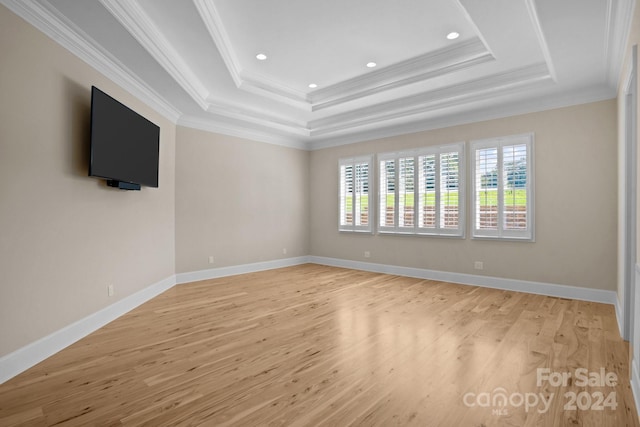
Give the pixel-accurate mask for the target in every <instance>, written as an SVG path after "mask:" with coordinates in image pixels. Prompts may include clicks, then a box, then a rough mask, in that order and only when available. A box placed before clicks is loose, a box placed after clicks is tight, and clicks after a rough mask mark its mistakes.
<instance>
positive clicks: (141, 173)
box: [89, 86, 160, 189]
mask: <svg viewBox="0 0 640 427" xmlns="http://www.w3.org/2000/svg"><path fill="white" fill-rule="evenodd" d="M159 153H160V128H159V127H158V126H157V125H155V124H154V123H152V122H150V121H149V120H147V119H145V118H144V117H142V116H141V115H140V114H138V113H136V112H135V111H133V110H131V109H130V108H129V107H127V106H125V105H123V104H122V103H120V102H118V101H116V100H115V99H113V98H112V97H110V96H109V95H107V94H106V93H104V92H102V91H101V90H100V89H98V88H96V87H95V86H92V87H91V159H90V162H89V176H95V177H99V178H106V179H107V180H109V185H112V186H114V187H117V186H118V185H114V184H113V183H116V184H117V183H125V184H136V185H137V184H139V185H144V186H147V187H158V160H159ZM120 188H128V187H126V186H120ZM129 189H131V188H130V187H129ZM134 189H135V188H134ZM138 189H139V187H138Z"/></svg>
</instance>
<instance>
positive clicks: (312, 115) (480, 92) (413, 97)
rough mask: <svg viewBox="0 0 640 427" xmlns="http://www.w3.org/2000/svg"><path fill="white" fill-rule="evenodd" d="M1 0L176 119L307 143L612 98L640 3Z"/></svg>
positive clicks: (260, 137) (217, 129)
mask: <svg viewBox="0 0 640 427" xmlns="http://www.w3.org/2000/svg"><path fill="white" fill-rule="evenodd" d="M0 1H1V2H2V3H3V4H5V5H6V6H7V7H9V8H10V9H11V10H13V11H14V12H16V13H18V14H19V15H21V16H22V17H24V18H25V19H27V20H28V21H29V22H31V23H32V24H33V25H35V26H37V27H38V28H40V29H41V30H42V31H44V32H45V33H47V34H48V35H49V36H51V37H52V38H54V39H56V40H57V41H59V42H60V43H61V44H63V45H64V46H65V47H67V48H68V49H70V50H71V51H73V52H74V53H76V54H77V55H78V56H80V57H81V58H83V59H84V60H85V61H87V62H88V63H90V64H91V65H93V66H95V67H96V68H98V69H99V70H100V71H102V72H103V73H105V74H106V75H107V76H109V77H110V78H112V79H113V80H115V81H116V83H119V84H121V85H122V86H123V87H125V88H126V89H128V90H129V91H131V92H132V93H133V94H134V95H136V96H139V97H140V98H142V99H143V100H144V101H146V102H147V103H149V104H150V105H152V106H153V107H154V108H156V109H157V110H159V111H160V112H162V113H163V114H165V115H166V116H168V117H170V118H171V119H172V120H174V121H176V122H177V123H179V124H182V125H185V126H191V127H196V128H201V129H205V130H210V131H215V132H221V133H224V134H229V135H236V136H242V137H247V138H251V139H256V140H260V141H265V142H270V143H277V144H283V145H289V146H295V147H299V148H308V149H314V148H322V147H326V146H331V145H337V144H344V143H350V142H356V141H361V140H366V139H371V138H376V137H382V136H391V135H396V134H402V133H407V132H414V131H419V130H424V129H431V128H437V127H442V126H448V125H454V124H459V123H465V122H471V121H477V120H484V119H489V118H494V117H504V116H508V115H513V114H519V113H524V112H529V111H537V110H541V109H547V108H554V107H559V106H565V105H572V104H578V103H583V102H590V101H597V100H602V99H608V98H612V97H615V95H616V91H617V85H618V79H619V75H620V67H621V62H622V59H623V58H622V56H623V53H624V47H625V46H624V44H625V41H626V37H627V34H628V31H629V25H630V19H631V15H632V10H633V6H634V1H633V0H428V1H425V0H394V1H388V0H348V1H345V0H321V1H311V0H192V1H186V0H183V1H176V0H84V1H77V0H32V1H28V0H0ZM451 31H456V32H458V33H460V37H459V38H458V39H456V40H448V39H447V38H446V35H447V34H448V33H449V32H451ZM258 53H264V54H266V55H267V57H268V58H267V59H266V60H264V61H259V60H257V59H256V55H257V54H258ZM371 61H374V62H376V63H377V66H376V67H375V68H367V67H366V64H367V63H368V62H371ZM310 83H315V84H317V85H318V87H317V88H314V89H311V88H309V86H308V85H309V84H310Z"/></svg>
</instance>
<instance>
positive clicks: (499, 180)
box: [471, 134, 534, 240]
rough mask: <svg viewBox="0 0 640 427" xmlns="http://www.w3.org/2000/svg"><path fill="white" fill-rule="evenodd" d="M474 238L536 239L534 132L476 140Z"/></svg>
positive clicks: (474, 151)
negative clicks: (534, 217) (534, 227)
mask: <svg viewBox="0 0 640 427" xmlns="http://www.w3.org/2000/svg"><path fill="white" fill-rule="evenodd" d="M471 152H472V156H473V163H472V167H473V175H474V180H473V185H474V188H473V193H474V197H473V200H474V203H473V207H472V209H473V225H472V235H473V237H482V238H502V239H520V240H533V238H534V237H533V236H534V235H533V226H534V223H533V201H534V194H533V191H532V189H533V156H532V153H533V135H532V134H527V135H516V136H510V137H503V138H496V139H488V140H482V141H474V142H472V144H471Z"/></svg>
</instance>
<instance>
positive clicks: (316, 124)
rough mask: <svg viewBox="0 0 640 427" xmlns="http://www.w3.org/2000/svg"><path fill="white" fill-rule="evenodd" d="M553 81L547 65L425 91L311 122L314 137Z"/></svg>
mask: <svg viewBox="0 0 640 427" xmlns="http://www.w3.org/2000/svg"><path fill="white" fill-rule="evenodd" d="M546 81H551V76H550V75H549V71H548V69H547V66H546V64H535V65H531V66H529V67H525V68H520V69H516V70H510V71H506V72H504V73H499V74H493V75H490V76H487V77H481V78H478V79H474V80H469V81H467V82H465V83H462V84H456V85H451V86H446V87H443V88H440V89H435V90H432V91H428V92H422V93H420V94H417V95H412V96H408V97H404V98H400V99H396V100H393V101H388V102H384V103H379V104H376V105H373V106H371V107H365V108H361V109H358V110H352V111H350V112H348V113H344V114H340V115H334V116H330V117H326V118H323V119H319V120H313V121H311V122H309V127H310V129H311V135H312V136H317V135H324V134H329V133H332V132H336V131H341V130H345V129H349V128H355V127H358V126H363V125H367V124H370V123H374V122H375V123H378V122H381V121H385V120H392V119H396V118H400V117H406V116H411V115H414V114H419V113H423V112H426V111H432V110H434V109H436V108H442V107H451V106H458V105H461V104H463V103H468V102H473V101H478V100H481V99H486V98H491V97H495V96H496V95H497V94H498V92H500V94H505V91H509V92H513V91H519V90H521V89H522V87H523V86H527V85H531V84H534V83H539V82H546Z"/></svg>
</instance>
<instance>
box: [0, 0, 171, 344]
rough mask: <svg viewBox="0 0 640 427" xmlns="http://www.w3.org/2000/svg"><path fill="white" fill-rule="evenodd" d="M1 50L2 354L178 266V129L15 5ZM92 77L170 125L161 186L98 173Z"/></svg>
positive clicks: (164, 130) (0, 37) (2, 27)
mask: <svg viewBox="0 0 640 427" xmlns="http://www.w3.org/2000/svg"><path fill="white" fill-rule="evenodd" d="M0 58H1V59H0V94H1V96H0V356H2V355H5V354H7V353H10V352H12V351H14V350H17V349H18V348H20V347H22V346H24V345H26V344H29V343H31V342H33V341H36V340H37V339H39V338H41V337H44V336H46V335H48V334H50V333H52V332H54V331H56V330H59V329H60V328H62V327H64V326H66V325H68V324H70V323H72V322H74V321H77V320H79V319H81V318H83V317H85V316H87V315H89V314H92V313H94V312H96V311H98V310H100V309H102V308H104V307H106V306H108V305H110V304H112V303H114V302H116V301H117V300H118V299H120V298H123V297H125V296H127V295H130V294H132V293H134V292H136V291H138V290H140V289H142V288H145V287H147V286H149V285H151V284H153V283H155V282H157V281H159V280H162V279H165V278H167V277H170V276H171V275H172V274H173V273H174V261H175V254H174V248H175V242H174V240H175V238H174V237H175V232H174V224H175V221H174V195H175V191H174V190H175V188H174V171H175V159H174V152H175V126H174V125H173V124H172V123H170V122H169V121H167V120H166V119H164V118H163V117H161V116H160V115H159V114H157V113H155V112H154V111H153V110H151V109H150V108H148V107H147V106H146V105H144V104H143V103H141V102H140V101H138V100H137V99H135V98H133V97H132V96H131V95H129V94H128V93H127V92H125V91H124V90H122V89H121V88H120V87H118V86H117V85H115V84H114V83H112V82H111V81H109V80H108V79H106V78H105V77H104V76H102V75H101V74H99V73H98V72H96V71H95V70H94V69H93V68H91V67H89V66H88V65H87V64H85V63H84V62H82V61H80V60H79V59H78V58H77V57H75V56H74V55H72V54H71V53H69V52H68V51H67V50H65V49H63V48H62V47H60V46H59V45H58V44H57V43H55V42H53V41H52V40H50V39H49V38H47V37H46V36H45V35H43V34H42V33H41V32H39V31H38V30H36V29H35V28H33V27H32V26H30V25H28V24H26V23H25V22H24V21H22V20H21V19H20V18H18V17H16V16H15V15H14V14H13V13H11V12H9V11H8V10H7V9H6V8H5V7H4V6H0ZM91 85H96V86H98V87H100V88H101V89H102V90H104V91H106V92H107V93H109V94H111V95H112V96H114V97H115V98H117V99H119V100H121V101H122V102H124V103H125V104H127V105H129V106H130V107H131V108H133V109H135V110H137V111H138V112H140V113H141V114H143V115H144V116H146V117H148V118H149V119H150V120H152V121H154V122H155V123H156V124H158V125H159V126H160V128H161V141H160V149H161V153H160V163H161V164H160V177H159V178H160V187H159V188H158V189H154V188H143V189H142V191H139V192H137V191H133V192H125V191H119V190H115V189H111V188H108V187H106V185H105V183H104V181H102V180H98V179H94V178H89V177H88V176H87V170H88V148H89V146H88V144H89V119H90V116H89V115H90V99H91V91H90V88H91ZM108 284H113V285H114V286H115V291H116V295H115V296H114V297H111V298H110V297H107V290H106V287H107V285H108Z"/></svg>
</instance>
